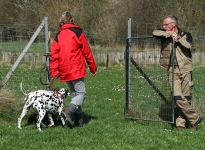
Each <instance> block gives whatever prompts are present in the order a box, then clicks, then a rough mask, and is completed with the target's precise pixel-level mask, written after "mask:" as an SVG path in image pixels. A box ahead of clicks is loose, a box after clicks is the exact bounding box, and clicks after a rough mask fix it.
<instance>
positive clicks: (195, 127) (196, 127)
mask: <svg viewBox="0 0 205 150" xmlns="http://www.w3.org/2000/svg"><path fill="white" fill-rule="evenodd" d="M202 119H203V118H202V117H199V119H198V120H197V122H196V123H195V124H194V125H192V126H191V130H195V131H196V130H198V124H199V123H201V121H202Z"/></svg>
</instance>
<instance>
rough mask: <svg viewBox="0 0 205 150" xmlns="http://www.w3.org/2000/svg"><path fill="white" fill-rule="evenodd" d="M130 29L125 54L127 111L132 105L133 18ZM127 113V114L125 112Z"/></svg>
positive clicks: (129, 22) (129, 25)
mask: <svg viewBox="0 0 205 150" xmlns="http://www.w3.org/2000/svg"><path fill="white" fill-rule="evenodd" d="M127 25H128V29H127V31H128V32H127V41H126V52H125V62H126V65H125V67H126V68H125V74H126V83H125V84H126V93H125V95H126V97H125V98H126V104H125V111H127V110H128V109H129V103H130V43H131V18H129V19H128V23H127ZM124 113H126V112H124Z"/></svg>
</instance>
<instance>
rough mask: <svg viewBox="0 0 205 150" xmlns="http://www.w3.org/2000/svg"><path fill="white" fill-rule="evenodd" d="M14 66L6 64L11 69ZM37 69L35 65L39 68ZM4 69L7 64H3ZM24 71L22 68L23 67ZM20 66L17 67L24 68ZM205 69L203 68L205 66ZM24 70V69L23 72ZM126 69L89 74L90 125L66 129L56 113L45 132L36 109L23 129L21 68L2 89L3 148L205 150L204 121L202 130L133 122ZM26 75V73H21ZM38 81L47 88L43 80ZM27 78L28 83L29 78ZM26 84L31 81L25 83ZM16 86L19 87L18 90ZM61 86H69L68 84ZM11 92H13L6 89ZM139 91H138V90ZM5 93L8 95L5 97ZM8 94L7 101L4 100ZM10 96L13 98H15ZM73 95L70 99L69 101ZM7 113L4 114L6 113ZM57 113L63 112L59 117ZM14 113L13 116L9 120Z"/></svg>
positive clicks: (86, 113) (87, 111)
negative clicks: (129, 113)
mask: <svg viewBox="0 0 205 150" xmlns="http://www.w3.org/2000/svg"><path fill="white" fill-rule="evenodd" d="M8 69H9V67H7V68H5V70H6V71H7V70H8ZM33 69H34V68H33ZM1 70H2V68H1ZM20 70H21V71H22V69H20ZM20 70H17V72H18V71H19V72H21V71H20ZM199 70H200V69H199ZM23 73H24V72H23ZM124 74H125V73H124V68H119V67H113V68H103V67H101V68H99V70H98V74H97V76H96V77H92V76H91V74H90V73H88V75H87V77H86V78H85V83H86V89H87V97H86V100H85V101H84V103H83V105H82V107H83V112H84V120H85V123H86V124H85V125H84V127H82V128H73V129H72V130H71V129H64V128H62V126H61V122H60V121H58V119H57V118H56V127H53V128H47V129H43V132H39V131H38V130H37V128H36V125H35V119H34V118H35V117H34V116H35V112H34V111H31V112H29V115H28V116H27V117H25V118H24V121H23V122H22V130H19V129H18V128H17V117H18V116H19V115H20V112H21V110H22V107H23V103H22V101H23V96H22V94H21V93H20V91H18V90H19V82H20V81H19V78H20V79H21V78H24V79H25V80H26V81H27V80H28V81H29V80H30V79H32V78H34V76H35V75H33V76H32V75H29V77H28V78H27V77H25V75H22V74H20V73H18V74H15V75H14V76H12V77H11V78H12V79H11V80H13V82H11V83H8V85H7V86H6V89H4V90H3V91H0V92H1V93H0V99H1V101H0V102H1V103H0V111H1V114H0V117H1V118H0V121H1V124H0V128H1V130H0V149H2V150H24V149H25V150H27V149H31V150H32V149H42V150H56V149H59V150H203V149H204V147H205V143H204V134H205V126H204V121H202V123H201V124H200V125H199V130H198V131H191V130H190V129H185V130H184V131H177V130H176V129H175V128H172V127H171V125H169V124H165V123H158V122H148V121H132V120H130V119H125V118H124V103H125V75H124ZM18 75H19V76H22V77H18ZM34 80H36V82H35V85H34V86H36V87H37V88H38V87H41V86H40V83H39V81H38V80H37V79H34ZM26 81H25V82H26ZM24 84H25V83H24ZM12 86H14V87H16V88H18V90H17V91H16V92H15V91H13V89H14V88H12ZM58 86H63V87H66V85H65V83H58ZM3 92H10V94H5V95H7V96H5V95H4V94H3ZM136 92H137V91H136ZM2 95H3V96H2ZM2 98H4V99H5V101H3V100H2ZM9 99H10V101H9ZM69 101H70V98H67V99H66V100H65V103H66V104H68V103H69ZM3 114H4V115H3ZM55 117H57V116H55ZM7 118H9V119H7Z"/></svg>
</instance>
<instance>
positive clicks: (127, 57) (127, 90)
mask: <svg viewBox="0 0 205 150" xmlns="http://www.w3.org/2000/svg"><path fill="white" fill-rule="evenodd" d="M141 38H154V37H153V36H141V37H131V18H130V19H129V20H128V38H127V40H126V51H125V108H124V116H125V118H129V119H132V120H147V121H153V122H166V123H171V124H174V106H175V102H174V93H173V91H174V61H175V59H176V56H175V48H174V47H175V45H174V39H173V37H172V58H171V64H172V88H171V91H170V92H171V109H172V114H171V115H172V120H171V121H164V120H151V119H145V118H133V117H126V114H127V112H128V110H129V104H130V99H131V98H130V65H131V64H132V65H134V66H135V67H136V69H137V70H138V71H139V72H140V73H141V75H142V76H143V77H144V79H145V80H146V81H147V82H148V83H149V84H150V86H151V87H152V88H153V89H154V90H155V92H156V93H157V94H158V95H159V96H160V97H161V98H162V100H163V101H164V102H165V103H167V102H168V101H167V99H166V98H165V97H164V95H163V94H162V93H161V92H160V91H159V89H158V88H157V87H156V86H155V85H154V83H152V81H151V80H150V79H149V77H148V76H147V75H146V74H145V73H144V72H143V70H142V69H141V68H140V66H138V64H137V63H136V62H135V61H134V60H133V59H132V56H131V41H132V40H134V39H135V40H136V39H141Z"/></svg>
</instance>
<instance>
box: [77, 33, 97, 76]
mask: <svg viewBox="0 0 205 150" xmlns="http://www.w3.org/2000/svg"><path fill="white" fill-rule="evenodd" d="M80 40H81V42H82V53H83V56H84V57H85V60H86V62H87V64H88V66H89V69H90V72H91V73H96V72H97V66H96V63H95V59H94V56H93V53H92V51H91V48H90V46H89V44H88V42H87V39H86V36H85V34H84V33H83V34H82V35H81V37H80Z"/></svg>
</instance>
